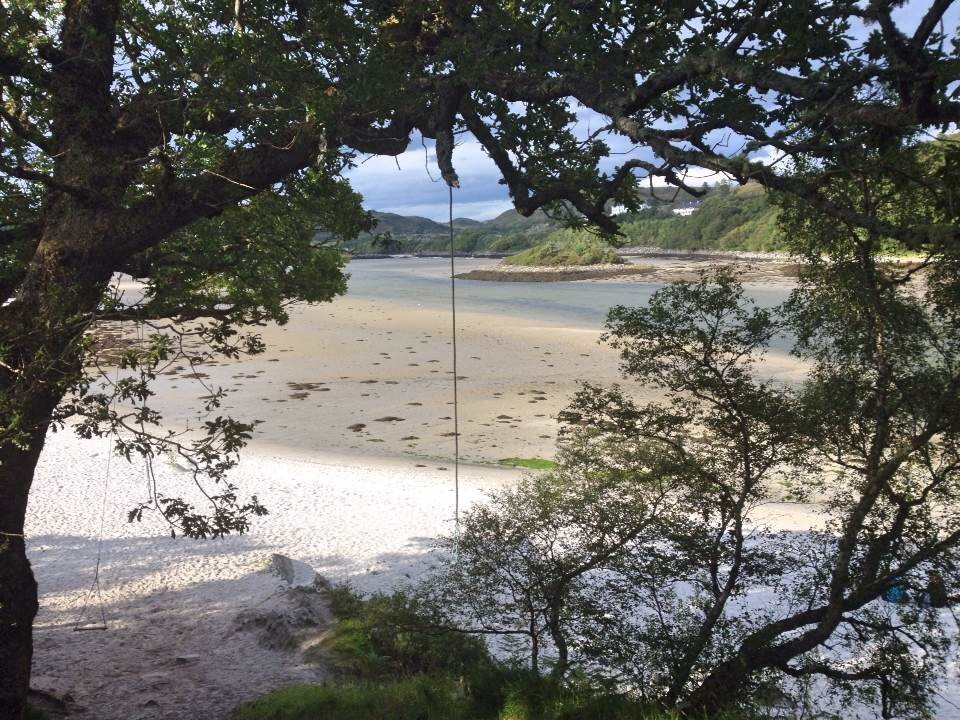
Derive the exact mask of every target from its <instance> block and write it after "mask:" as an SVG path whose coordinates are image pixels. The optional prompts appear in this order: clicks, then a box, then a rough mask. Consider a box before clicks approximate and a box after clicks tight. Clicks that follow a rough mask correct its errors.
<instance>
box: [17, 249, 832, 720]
mask: <svg viewBox="0 0 960 720" xmlns="http://www.w3.org/2000/svg"><path fill="white" fill-rule="evenodd" d="M687 269H688V270H689V268H687ZM780 282H781V283H785V282H789V280H788V279H784V278H781V279H780ZM484 285H490V283H484ZM600 332H601V330H600V328H599V327H597V326H596V325H595V326H594V327H589V326H586V325H585V324H583V323H579V324H578V323H569V322H558V321H554V322H548V321H546V320H544V319H543V318H539V317H532V316H529V315H527V314H522V315H521V314H519V313H518V314H510V313H494V312H486V311H475V310H471V309H470V308H469V306H468V305H465V306H464V307H463V308H462V309H461V311H460V313H459V317H458V349H459V367H458V377H459V378H460V381H459V382H460V399H461V410H460V418H461V450H462V453H463V457H464V460H465V465H464V466H462V469H461V482H460V497H461V506H462V507H467V506H469V505H470V504H471V503H473V502H476V501H477V500H478V499H480V498H482V496H483V493H484V492H485V491H487V490H490V489H491V488H494V487H497V486H500V485H502V484H504V483H510V482H513V481H515V479H516V478H517V477H518V473H519V471H517V470H514V469H509V468H502V467H498V466H496V465H495V464H492V463H496V461H497V460H499V459H502V458H507V457H517V456H519V457H544V458H549V457H552V456H553V454H554V451H555V440H556V432H557V425H556V421H555V417H556V414H557V412H558V411H559V410H560V409H562V408H563V407H564V406H565V405H566V403H567V402H568V398H569V397H570V395H571V394H572V392H573V391H574V390H575V389H576V386H577V383H578V382H579V381H580V380H582V379H590V380H591V381H592V382H596V383H601V384H604V383H610V382H616V381H620V380H621V378H620V376H619V373H618V369H617V357H616V354H615V353H614V352H613V351H612V350H611V349H610V348H609V347H607V346H605V345H602V344H599V343H598V339H599V336H600ZM263 338H264V340H265V342H266V344H267V346H268V351H267V352H266V353H265V354H263V355H260V356H255V357H247V358H241V359H239V360H230V361H220V362H216V363H208V364H206V365H204V366H202V367H198V368H196V369H195V370H196V374H198V375H199V377H190V376H191V375H193V374H194V369H191V368H184V367H178V368H170V369H169V370H168V371H167V374H164V375H162V376H161V377H160V378H159V380H158V382H157V383H156V387H155V389H156V392H157V397H156V402H155V403H154V405H155V406H156V407H157V408H158V409H160V410H161V411H162V412H163V413H164V415H165V418H166V422H167V423H168V424H169V425H170V426H171V427H176V428H184V427H195V425H196V423H198V422H199V421H201V420H202V415H198V414H197V410H198V408H199V407H200V403H199V402H198V401H197V397H198V396H199V395H202V394H204V393H205V391H204V388H203V386H202V385H200V384H199V382H198V381H199V380H202V381H203V383H205V384H206V385H207V386H211V387H217V386H221V387H223V388H224V389H225V390H227V393H228V394H227V400H226V402H225V404H224V407H223V408H222V410H221V411H218V412H220V413H226V414H231V415H233V416H234V417H237V418H238V419H244V420H248V421H253V420H257V421H259V423H258V425H257V428H256V433H255V437H254V440H253V442H252V444H251V445H250V447H248V448H247V449H246V450H245V451H244V453H243V458H242V460H241V463H240V465H239V467H238V468H236V470H235V471H234V472H233V473H232V475H231V480H232V481H234V482H235V483H236V484H237V485H238V486H239V488H240V493H241V495H247V494H256V495H257V496H258V498H259V499H260V501H261V502H262V503H263V504H264V505H266V506H267V507H268V508H269V511H270V514H269V515H268V516H266V517H264V518H261V519H258V520H257V521H256V522H255V524H254V527H253V529H252V532H250V533H249V534H247V535H244V536H242V537H230V538H227V539H225V540H218V541H191V540H184V539H171V537H170V533H169V528H168V527H166V526H165V525H164V524H163V523H162V521H161V520H160V519H159V518H157V517H155V516H147V517H145V519H144V521H143V522H142V523H133V524H128V523H127V522H126V512H127V511H128V510H130V509H131V508H132V507H134V506H135V505H136V504H137V503H138V502H140V501H143V500H145V499H146V497H147V493H148V488H147V485H146V480H145V473H144V468H143V465H142V463H141V462H138V461H134V462H133V463H127V462H125V461H123V460H119V459H117V458H114V459H113V460H112V461H111V462H110V463H109V467H110V472H109V475H107V472H106V468H107V466H108V461H107V456H108V454H109V451H108V442H107V440H106V439H98V440H92V441H83V440H80V439H78V438H76V437H75V436H74V435H73V434H72V433H70V432H69V431H67V432H61V433H57V434H52V435H51V436H50V438H49V440H48V445H47V447H46V449H45V451H44V453H43V456H42V458H41V463H40V467H39V469H38V472H37V477H36V482H35V486H34V489H33V492H32V494H31V502H30V507H29V514H28V524H27V535H28V542H29V553H30V558H31V561H32V562H33V564H34V568H35V571H36V574H37V578H38V581H39V584H40V593H41V611H40V615H39V617H38V618H37V626H36V628H37V629H36V655H35V660H34V663H35V681H34V686H35V687H36V688H39V689H41V690H47V691H50V692H53V693H54V694H56V695H58V696H64V695H68V696H69V697H70V698H72V700H73V702H74V703H75V704H76V705H77V706H80V707H86V708H87V709H88V716H89V717H96V718H98V719H99V720H121V719H123V720H136V719H138V718H142V719H143V720H147V719H154V718H182V717H204V718H221V717H225V715H226V713H227V712H228V711H229V709H230V708H232V707H234V706H235V705H236V704H237V703H239V702H241V701H243V700H246V699H249V698H252V697H254V696H256V695H258V694H260V693H262V692H264V691H267V690H270V689H272V688H275V687H278V686H281V685H284V684H289V683H292V682H302V681H315V680H319V679H322V678H323V677H324V670H323V668H322V667H319V666H317V665H310V664H305V663H304V662H303V661H302V659H301V656H300V655H299V654H297V653H290V652H286V651H283V650H274V649H268V648H265V647H262V646H261V645H259V644H258V643H257V641H256V639H255V637H254V636H253V635H252V634H250V633H247V632H241V631H238V630H237V627H236V618H237V615H238V614H239V613H241V612H243V611H245V610H251V609H256V608H258V607H262V606H264V604H269V603H270V602H272V598H276V597H277V593H278V590H279V589H281V587H282V583H281V582H280V580H279V579H278V578H277V577H275V576H274V575H272V574H270V573H269V572H266V571H265V570H264V568H266V566H267V564H268V562H269V560H270V557H271V555H272V554H273V553H281V554H283V555H286V556H288V557H290V558H293V559H295V560H297V561H299V562H302V563H306V564H307V565H309V566H310V567H311V568H312V569H313V570H314V571H316V572H317V573H319V574H321V575H322V576H323V577H325V578H328V579H329V580H331V581H334V582H341V581H346V582H350V583H352V584H354V585H355V586H356V587H357V588H359V589H360V590H362V591H372V590H390V589H393V588H396V587H398V586H399V585H402V584H403V583H404V582H408V581H410V580H414V579H416V577H417V576H418V574H420V573H422V572H424V571H425V570H426V569H428V568H429V566H430V564H431V555H430V549H431V547H432V544H433V540H434V538H435V537H436V536H437V535H438V534H440V533H443V532H446V531H449V530H450V529H451V520H452V516H453V507H454V506H453V498H454V486H453V473H452V468H451V457H452V454H453V436H452V432H453V423H452V410H451V407H450V403H451V401H452V382H451V380H452V378H451V375H452V369H451V346H450V317H449V314H448V313H447V312H446V311H445V310H444V309H442V308H441V307H438V306H437V305H436V304H433V305H431V304H430V303H427V302H426V301H424V302H423V303H420V302H417V301H416V300H415V299H414V300H411V301H409V302H396V301H390V302H385V301H378V300H376V299H371V298H369V297H358V296H350V295H348V296H346V297H343V298H339V299H337V300H336V301H335V302H333V303H330V304H324V305H319V306H312V307H307V306H302V307H295V308H293V310H292V312H291V319H290V322H289V323H288V324H287V325H286V326H284V327H267V328H264V329H263ZM762 372H763V373H764V374H769V375H773V376H777V377H779V378H781V379H784V380H788V381H789V380H791V379H798V378H799V377H801V376H802V372H803V368H802V367H801V366H800V365H799V364H798V363H797V362H796V360H795V359H793V358H791V357H789V356H788V355H786V354H785V353H782V352H773V353H771V356H770V357H769V359H768V361H767V363H766V364H765V365H764V367H763V368H762ZM628 385H629V384H628ZM632 390H633V391H634V392H636V393H637V394H641V395H642V394H643V393H644V392H645V391H641V390H640V389H639V388H636V387H633V388H632ZM156 472H157V478H158V482H159V484H160V486H161V488H162V489H163V491H164V492H166V493H167V494H169V495H177V494H186V496H187V497H190V496H191V488H190V482H191V480H190V478H189V476H187V475H186V474H184V473H183V471H182V470H180V469H178V468H177V467H176V466H175V465H172V464H169V463H167V462H159V463H158V464H157V467H156ZM194 495H195V493H194ZM104 498H106V503H105V504H104ZM101 511H102V518H103V522H104V524H103V533H102V534H103V543H102V546H101V555H102V561H101V566H100V579H101V585H102V591H103V607H104V612H105V615H106V619H107V625H108V629H107V630H91V631H85V632H74V625H75V624H76V622H77V620H78V614H79V613H80V610H81V608H82V607H83V605H84V601H85V599H87V598H88V597H89V595H88V593H89V589H90V587H91V582H92V580H93V578H94V571H95V565H96V560H97V547H98V543H97V537H98V535H99V534H100V533H99V531H100V522H101ZM764 512H765V514H766V518H767V520H768V521H769V522H770V524H771V525H773V526H775V527H783V528H790V529H803V528H805V527H810V526H811V525H812V524H814V523H816V522H817V521H816V515H815V510H814V509H812V508H807V507H800V506H795V505H789V504H780V503H773V504H771V505H769V506H767V508H765V510H764ZM97 608H98V605H97V604H96V603H93V604H92V605H90V606H89V607H88V611H87V613H86V615H85V617H83V618H81V624H82V625H86V624H89V623H91V622H96V621H97V620H98V616H97V614H96V613H97V612H98V610H97ZM185 707H186V708H190V712H189V714H188V715H184V708H185Z"/></svg>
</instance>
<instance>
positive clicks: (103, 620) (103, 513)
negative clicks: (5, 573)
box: [73, 322, 123, 632]
mask: <svg viewBox="0 0 960 720" xmlns="http://www.w3.org/2000/svg"><path fill="white" fill-rule="evenodd" d="M118 342H119V344H120V351H121V352H123V323H122V322H121V323H120V332H119V340H118ZM119 381H120V361H119V360H117V365H116V367H115V368H114V371H113V388H114V395H113V397H112V398H110V409H112V408H113V406H114V403H115V402H116V399H117V396H116V388H117V383H118V382H119ZM112 464H113V433H112V432H111V433H110V434H109V435H108V436H107V467H106V469H105V470H104V473H103V500H102V502H101V503H100V529H99V530H98V531H97V562H96V565H94V568H93V581H92V582H91V583H90V587H89V589H88V590H87V593H86V595H85V596H84V598H83V606H82V607H81V608H80V612H79V613H78V614H77V620H76V622H75V623H74V625H73V629H74V632H79V631H81V630H106V629H107V611H106V609H105V607H104V604H103V592H102V590H101V587H100V561H101V560H102V559H103V527H104V523H105V521H106V517H107V497H108V496H109V491H110V466H111V465H112ZM94 593H96V596H97V605H98V606H99V608H100V624H99V625H81V624H80V623H81V622H83V618H84V616H85V615H86V613H87V606H88V605H89V604H90V599H91V597H92V596H93V595H94Z"/></svg>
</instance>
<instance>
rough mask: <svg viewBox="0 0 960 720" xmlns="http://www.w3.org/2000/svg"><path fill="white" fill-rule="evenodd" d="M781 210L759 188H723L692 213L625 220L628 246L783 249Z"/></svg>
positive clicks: (647, 213)
mask: <svg viewBox="0 0 960 720" xmlns="http://www.w3.org/2000/svg"><path fill="white" fill-rule="evenodd" d="M777 215H778V211H777V209H776V208H775V207H774V206H773V205H772V204H771V203H770V202H769V200H768V198H767V195H766V193H765V192H764V191H763V189H762V188H761V187H760V186H759V185H745V186H743V187H735V188H731V187H730V186H729V185H719V186H717V188H716V189H715V190H714V191H713V192H711V193H710V194H709V195H708V196H707V198H706V199H705V200H704V201H703V204H702V205H701V206H700V207H699V208H697V209H696V210H695V211H694V212H693V213H692V214H690V215H686V216H682V215H675V214H674V213H673V212H668V213H663V212H661V211H658V210H655V209H654V210H647V211H644V212H643V213H640V214H638V215H635V216H633V217H632V218H630V219H628V220H625V221H624V222H623V223H622V224H621V230H622V232H623V234H624V236H625V239H624V240H623V243H624V244H625V245H647V246H652V247H659V248H665V249H678V250H750V251H763V250H780V249H783V247H784V244H783V238H782V236H781V234H780V232H779V230H778V228H777Z"/></svg>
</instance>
